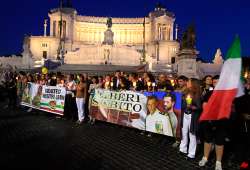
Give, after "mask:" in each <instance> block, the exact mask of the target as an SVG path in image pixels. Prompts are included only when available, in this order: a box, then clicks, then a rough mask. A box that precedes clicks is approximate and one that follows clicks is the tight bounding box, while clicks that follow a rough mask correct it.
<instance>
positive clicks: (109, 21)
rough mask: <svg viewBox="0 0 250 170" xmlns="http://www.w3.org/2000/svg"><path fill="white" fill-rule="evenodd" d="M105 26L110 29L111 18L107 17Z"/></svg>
mask: <svg viewBox="0 0 250 170" xmlns="http://www.w3.org/2000/svg"><path fill="white" fill-rule="evenodd" d="M106 25H107V27H108V28H111V27H112V18H111V17H109V18H108V19H107V23H106Z"/></svg>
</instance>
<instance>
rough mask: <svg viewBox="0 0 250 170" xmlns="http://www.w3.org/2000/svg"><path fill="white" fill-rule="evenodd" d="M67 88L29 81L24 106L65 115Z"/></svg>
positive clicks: (24, 95) (24, 94) (23, 100)
mask: <svg viewBox="0 0 250 170" xmlns="http://www.w3.org/2000/svg"><path fill="white" fill-rule="evenodd" d="M65 95H66V90H65V88H64V87H55V86H42V85H39V84H35V83H27V86H26V87H25V89H24V92H23V96H22V102H21V104H22V105H24V106H28V107H32V108H35V109H39V110H43V111H47V112H51V113H55V114H60V115H63V112H64V101H65Z"/></svg>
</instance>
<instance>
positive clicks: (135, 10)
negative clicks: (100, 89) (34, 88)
mask: <svg viewBox="0 0 250 170" xmlns="http://www.w3.org/2000/svg"><path fill="white" fill-rule="evenodd" d="M157 2H161V3H163V4H164V6H165V7H166V8H167V10H168V11H170V12H173V13H174V14H175V16H176V23H177V24H178V25H179V28H180V31H184V30H185V29H186V27H187V25H189V24H191V23H194V24H195V26H196V34H197V44H196V47H197V49H198V50H199V51H200V56H199V57H201V58H202V59H204V60H205V61H210V60H212V59H213V57H214V54H215V52H216V49H217V48H221V50H222V53H223V56H225V55H226V51H227V49H228V47H229V46H230V44H231V43H232V41H233V39H234V37H235V35H236V34H238V35H239V36H240V38H241V44H242V53H243V56H249V57H250V1H249V0H238V1H236V0H188V1H187V0H164V1H163V0H157V1H155V0H124V1H121V0H73V6H74V7H75V8H76V9H77V11H78V14H80V15H88V16H111V17H142V16H144V15H147V14H148V13H149V11H151V10H153V9H154V7H155V4H156V3H157ZM0 3H1V10H0V22H1V26H0V35H1V36H0V38H1V41H0V56H1V55H8V54H18V53H21V52H22V42H23V38H24V35H25V34H28V35H43V22H44V19H45V18H47V19H48V12H49V10H50V9H53V8H55V7H58V6H59V0H23V1H21V0H7V1H3V0H1V2H0Z"/></svg>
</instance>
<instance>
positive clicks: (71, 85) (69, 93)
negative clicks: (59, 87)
mask: <svg viewBox="0 0 250 170" xmlns="http://www.w3.org/2000/svg"><path fill="white" fill-rule="evenodd" d="M65 87H66V97H65V106H64V115H65V117H66V118H67V119H72V120H74V119H75V118H76V117H77V116H76V115H75V110H76V109H75V107H76V103H75V90H76V83H75V81H74V75H72V74H70V75H68V77H67V82H66V86H65Z"/></svg>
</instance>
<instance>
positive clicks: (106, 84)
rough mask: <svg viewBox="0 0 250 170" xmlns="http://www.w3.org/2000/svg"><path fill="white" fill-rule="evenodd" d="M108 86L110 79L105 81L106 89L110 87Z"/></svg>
mask: <svg viewBox="0 0 250 170" xmlns="http://www.w3.org/2000/svg"><path fill="white" fill-rule="evenodd" d="M108 86H109V81H107V82H106V83H105V89H108Z"/></svg>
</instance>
